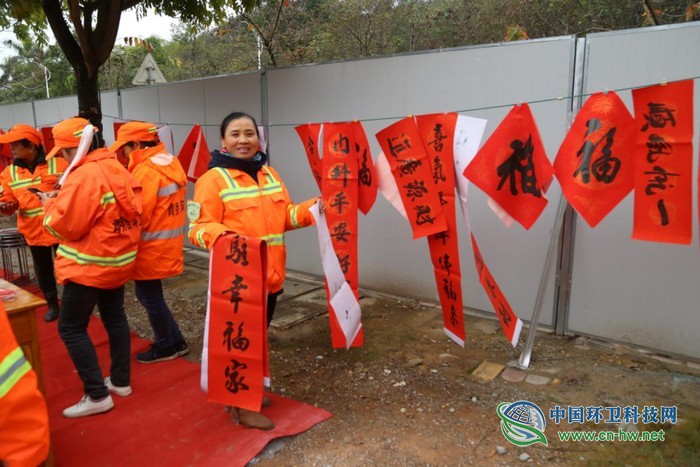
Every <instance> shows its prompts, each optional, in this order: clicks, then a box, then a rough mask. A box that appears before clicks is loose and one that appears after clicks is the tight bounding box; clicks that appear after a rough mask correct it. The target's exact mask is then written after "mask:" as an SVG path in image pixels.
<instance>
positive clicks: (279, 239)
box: [260, 234, 284, 246]
mask: <svg viewBox="0 0 700 467" xmlns="http://www.w3.org/2000/svg"><path fill="white" fill-rule="evenodd" d="M260 240H265V241H266V242H267V244H268V245H270V246H279V245H284V234H271V235H265V236H262V237H260Z"/></svg>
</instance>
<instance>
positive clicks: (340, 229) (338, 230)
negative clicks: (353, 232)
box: [331, 222, 350, 243]
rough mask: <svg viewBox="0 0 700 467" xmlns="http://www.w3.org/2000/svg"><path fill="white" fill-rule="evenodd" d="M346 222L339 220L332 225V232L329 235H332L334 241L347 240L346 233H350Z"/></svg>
mask: <svg viewBox="0 0 700 467" xmlns="http://www.w3.org/2000/svg"><path fill="white" fill-rule="evenodd" d="M347 226H348V224H347V222H339V223H338V225H336V226H335V227H333V233H332V234H331V237H333V238H334V239H335V240H336V241H338V242H346V243H347V242H348V235H350V231H349V230H347Z"/></svg>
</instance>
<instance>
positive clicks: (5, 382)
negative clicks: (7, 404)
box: [0, 347, 32, 397]
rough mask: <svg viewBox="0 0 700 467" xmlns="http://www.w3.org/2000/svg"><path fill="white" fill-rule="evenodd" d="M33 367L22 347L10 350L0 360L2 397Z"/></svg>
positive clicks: (0, 391) (0, 394) (0, 392)
mask: <svg viewBox="0 0 700 467" xmlns="http://www.w3.org/2000/svg"><path fill="white" fill-rule="evenodd" d="M31 369H32V367H31V365H30V364H29V362H28V361H27V359H26V358H25V357H24V352H22V349H21V348H19V347H17V348H16V349H15V350H13V351H12V352H10V353H9V354H8V355H7V357H5V358H4V359H3V360H2V362H0V397H5V394H7V393H8V392H10V390H11V389H12V388H13V387H14V386H15V384H17V381H19V380H20V378H22V376H24V375H26V374H27V373H28V372H29V370H31Z"/></svg>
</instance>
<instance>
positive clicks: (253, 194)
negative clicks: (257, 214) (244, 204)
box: [219, 187, 260, 202]
mask: <svg viewBox="0 0 700 467" xmlns="http://www.w3.org/2000/svg"><path fill="white" fill-rule="evenodd" d="M219 196H221V199H222V200H223V201H224V202H225V201H231V200H234V199H243V198H257V197H259V196H260V190H259V189H258V187H252V188H238V189H233V190H222V191H221V193H219Z"/></svg>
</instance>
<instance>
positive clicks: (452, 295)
mask: <svg viewBox="0 0 700 467" xmlns="http://www.w3.org/2000/svg"><path fill="white" fill-rule="evenodd" d="M442 290H444V291H445V295H447V298H449V299H450V300H457V292H455V291H454V289H453V288H452V281H451V280H449V279H443V280H442Z"/></svg>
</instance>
